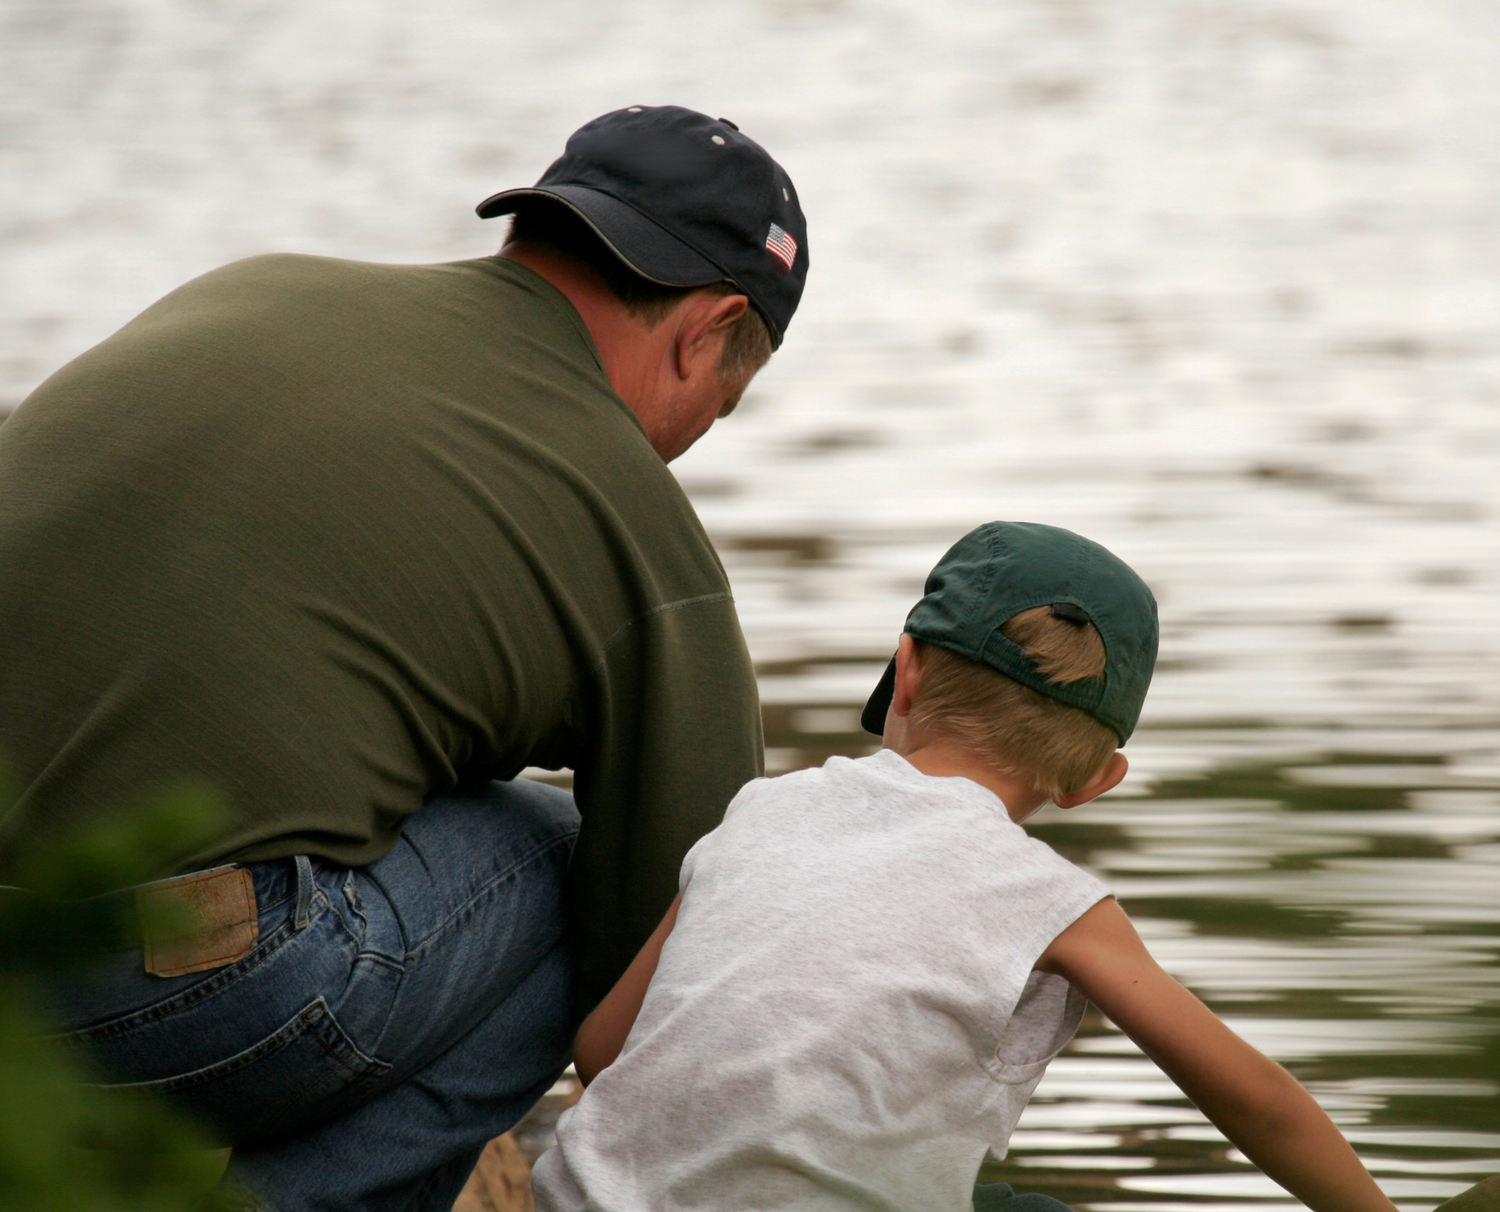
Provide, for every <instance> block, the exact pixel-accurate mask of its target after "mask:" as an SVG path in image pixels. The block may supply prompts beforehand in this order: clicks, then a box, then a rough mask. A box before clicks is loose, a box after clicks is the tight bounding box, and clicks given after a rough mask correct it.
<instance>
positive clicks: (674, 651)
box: [571, 593, 764, 1010]
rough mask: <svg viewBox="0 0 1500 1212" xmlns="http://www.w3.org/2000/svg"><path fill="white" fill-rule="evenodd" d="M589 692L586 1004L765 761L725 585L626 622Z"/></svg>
mask: <svg viewBox="0 0 1500 1212" xmlns="http://www.w3.org/2000/svg"><path fill="white" fill-rule="evenodd" d="M595 695H596V697H595V702H594V704H593V707H592V712H591V714H592V715H593V716H594V718H593V719H591V720H589V721H588V722H587V725H586V727H585V729H584V734H585V735H587V736H588V737H589V738H590V743H589V745H588V747H587V750H586V753H585V757H584V759H583V760H581V761H580V762H579V763H578V767H577V780H576V784H575V788H576V790H575V794H576V796H577V799H578V807H579V810H580V812H581V813H582V815H583V826H582V829H581V831H580V833H579V836H578V844H577V847H576V849H575V850H574V853H573V864H572V869H571V882H572V895H573V906H574V916H575V922H576V926H577V930H578V933H579V948H580V951H579V969H578V977H579V983H578V991H579V1002H580V1005H579V1008H580V1009H581V1010H587V1009H588V1008H590V1007H592V1006H593V1005H595V1004H597V1002H598V1001H599V999H600V998H602V997H603V996H604V994H605V993H607V992H608V991H609V989H610V987H611V986H612V985H613V984H614V982H615V981H616V980H617V979H618V978H619V976H620V974H621V973H622V972H624V970H625V968H626V966H627V965H628V964H629V963H630V960H631V959H632V958H633V957H634V955H635V953H636V952H637V951H638V950H639V949H640V947H641V945H642V944H643V943H644V942H645V941H646V939H647V938H648V937H649V936H650V934H651V932H652V930H654V929H655V928H656V925H657V923H658V922H659V921H660V920H661V916H662V914H663V913H665V912H666V910H667V907H668V906H669V905H670V904H671V903H672V898H673V897H674V896H676V894H677V882H678V871H679V869H680V867H681V864H682V860H683V857H684V856H685V855H686V854H687V852H688V850H689V849H691V847H692V846H693V844H694V843H695V842H696V841H697V840H698V839H699V838H700V837H702V836H703V835H704V834H705V833H707V832H708V831H709V830H711V829H713V828H714V827H715V826H716V825H717V824H718V823H719V821H720V820H721V819H722V817H723V815H724V809H725V807H726V806H727V805H728V803H729V801H730V800H731V799H732V798H733V797H734V795H735V793H736V792H738V791H739V789H740V788H741V787H742V786H744V784H745V783H747V782H749V781H750V780H751V779H753V778H757V777H759V775H760V774H761V770H762V765H763V762H764V746H763V741H762V736H761V724H760V702H759V697H758V695H757V692H756V686H755V674H754V670H753V668H752V666H751V664H750V656H749V653H748V652H747V651H746V649H745V641H744V637H743V636H742V634H741V632H740V627H739V620H738V618H737V617H736V615H735V610H734V602H733V600H732V599H731V598H730V596H729V595H728V594H727V593H715V594H710V595H706V596H705V597H702V598H695V599H690V600H689V601H686V602H679V603H672V604H669V605H667V606H664V607H661V608H659V609H657V610H655V611H652V612H651V613H649V614H648V615H646V616H645V617H644V618H642V619H639V620H637V621H635V622H633V623H632V624H630V626H629V627H627V628H626V629H625V630H624V631H623V632H622V634H621V635H619V636H617V637H615V639H614V640H613V641H612V642H611V644H610V646H609V650H608V652H607V654H606V656H605V660H604V664H603V666H602V667H601V668H600V670H599V671H598V676H597V681H596V684H595Z"/></svg>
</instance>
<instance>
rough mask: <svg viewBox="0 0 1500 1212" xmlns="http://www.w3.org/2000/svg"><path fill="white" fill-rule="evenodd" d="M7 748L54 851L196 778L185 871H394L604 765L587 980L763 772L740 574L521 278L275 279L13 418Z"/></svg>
mask: <svg viewBox="0 0 1500 1212" xmlns="http://www.w3.org/2000/svg"><path fill="white" fill-rule="evenodd" d="M0 621H3V622H0V755H3V757H4V759H5V760H7V761H8V762H9V763H10V765H11V766H12V768H13V773H14V774H15V775H17V776H18V785H19V788H20V792H21V794H20V798H19V800H18V801H17V802H16V804H15V806H14V807H13V808H12V809H11V810H10V811H9V813H8V814H7V815H5V817H4V818H3V820H0V882H4V875H5V872H6V871H7V870H8V869H12V868H14V867H15V866H16V864H17V863H18V862H19V861H20V860H21V859H22V858H23V857H24V855H25V854H26V853H27V852H28V851H29V850H30V848H32V847H34V846H36V845H38V844H40V843H43V842H45V841H46V839H48V838H49V837H52V836H55V835H57V834H60V833H63V832H66V831H69V830H72V829H74V828H76V827H78V826H81V825H84V824H85V823H87V822H89V821H90V820H94V819H98V818H100V817H103V816H106V815H108V814H110V813H118V812H122V811H127V810H128V805H129V804H131V803H132V802H133V801H137V800H138V799H139V798H140V797H141V796H143V795H144V794H147V793H149V792H150V791H151V790H152V789H153V788H155V787H158V786H161V785H162V784H164V783H167V782H168V781H170V780H172V779H174V778H176V777H181V776H193V777H201V778H206V779H208V780H210V781H211V782H213V783H214V784H216V785H217V786H218V787H219V788H220V789H221V790H223V791H224V792H226V793H227V794H228V796H229V798H230V801H231V803H232V808H233V816H232V822H231V824H230V826H229V828H228V829H227V831H226V832H225V833H224V834H223V836H222V837H220V838H219V839H218V840H217V841H215V842H214V843H213V844H212V845H211V846H209V847H207V848H199V849H195V850H179V851H176V852H173V853H163V854H162V855H161V866H160V874H163V875H166V874H172V873H174V872H178V871H186V870H193V869H196V868H201V867H204V866H208V865H211V864H214V863H217V862H222V861H229V860H240V861H252V860H258V859H269V858H277V857H282V856H286V855H292V854H311V855H321V856H324V857H326V858H329V859H332V860H335V861H337V862H340V863H345V864H350V865H362V864H366V863H370V862H372V861H373V860H375V859H377V858H379V857H380V856H381V855H382V854H384V853H385V852H386V851H387V850H389V849H390V847H391V846H392V845H393V844H394V842H395V839H396V837H397V835H398V833H399V832H400V829H401V823H402V821H403V820H404V819H405V818H406V817H407V816H408V815H409V814H411V813H414V812H416V811H418V810H419V809H420V807H421V805H422V801H423V797H424V796H426V795H428V794H429V793H432V792H441V791H443V790H445V789H448V788H451V787H453V786H455V784H457V783H459V782H461V781H465V780H468V779H471V778H476V777H493V778H502V779H503V778H509V777H512V776H514V775H515V774H516V773H517V772H518V771H520V770H521V768H522V767H524V766H527V765H541V766H553V767H555V766H572V767H573V768H574V769H575V770H576V782H575V788H576V795H577V799H578V805H579V808H580V810H581V811H582V813H583V829H582V833H581V835H580V837H579V841H578V847H577V850H576V852H575V856H574V862H573V868H572V871H573V885H574V903H575V912H576V916H577V919H578V924H579V928H580V931H581V936H582V937H581V941H582V945H583V960H582V964H583V978H584V992H585V995H586V997H587V998H589V999H590V1000H591V999H592V998H594V997H597V996H599V995H600V994H601V993H602V992H603V991H604V989H606V988H607V987H608V985H609V983H610V982H612V981H613V980H614V979H615V977H616V976H617V975H618V974H619V972H620V971H621V970H622V969H623V968H624V966H625V964H626V963H627V962H628V961H629V959H630V957H631V956H632V955H633V954H634V952H635V950H636V948H637V947H638V946H639V945H640V944H641V943H642V942H643V941H644V940H645V938H646V937H647V935H648V934H649V933H650V931H651V929H652V928H653V926H654V925H655V923H656V921H657V919H658V918H659V917H660V915H661V914H662V912H663V911H664V910H665V909H666V907H667V905H668V904H669V903H670V901H671V899H672V897H673V895H674V894H675V892H676V886H677V872H678V866H679V864H680V862H681V860H682V857H683V855H684V854H685V853H686V851H687V850H688V848H689V847H690V846H691V845H692V844H693V842H694V841H696V840H697V838H698V837H699V836H701V835H702V834H703V833H704V832H706V831H707V830H709V829H711V828H712V827H713V826H714V825H716V824H717V823H718V821H719V818H720V816H721V814H722V813H723V810H724V807H725V806H726V805H727V804H728V802H729V800H730V799H731V797H732V796H733V795H734V793H735V792H736V791H737V790H738V789H739V787H740V786H741V785H742V784H743V783H745V782H746V781H747V780H749V779H751V778H753V777H755V776H756V775H758V774H759V773H760V768H761V737H760V721H759V712H758V708H757V699H756V690H755V683H754V676H753V671H752V669H751V666H750V662H749V658H748V655H747V653H746V650H745V645H744V640H743V637H742V636H741V633H740V630H739V625H738V622H737V619H736V617H735V611H734V604H733V601H732V600H731V598H730V594H729V587H728V584H727V582H726V580H725V576H724V572H723V569H722V567H721V566H720V564H719V561H718V559H717V557H716V555H715V553H714V551H713V548H712V546H711V545H710V544H709V541H708V539H707V536H705V534H704V533H703V530H702V527H701V525H700V524H699V522H698V519H697V517H696V516H695V515H694V513H693V511H692V508H691V506H690V505H689V504H688V502H687V499H686V497H685V496H684V495H683V493H682V491H681V489H680V488H679V487H678V485H677V482H676V481H675V480H674V479H673V477H672V475H671V473H670V472H669V471H668V470H667V468H666V467H665V465H664V464H663V463H662V462H661V460H660V459H659V458H658V457H657V455H656V454H655V453H654V452H653V451H652V449H651V446H650V443H649V442H648V441H647V438H646V435H645V432H644V431H643V430H642V428H641V426H640V423H639V422H638V421H637V420H636V418H635V416H634V414H632V413H631V412H630V410H629V409H628V408H627V407H626V406H625V404H624V402H623V401H621V400H620V398H619V397H618V396H617V395H616V394H615V393H614V391H613V390H612V388H611V387H610V384H609V380H608V379H607V377H606V376H605V373H604V369H603V365H602V363H601V361H600V359H599V355H598V352H597V351H596V349H595V348H594V345H593V342H592V340H591V339H590V337H589V334H588V331H587V329H586V328H585V327H584V325H583V322H582V320H581V319H580V318H579V316H578V314H577V312H576V311H575V310H574V309H573V308H572V306H571V305H570V304H569V303H568V302H567V300H566V299H565V298H564V297H563V296H562V295H561V294H559V293H558V292H557V291H556V290H554V289H553V288H552V287H551V286H550V285H548V284H547V283H546V282H545V281H543V280H542V279H541V278H540V277H538V276H537V275H535V274H533V273H532V272H530V271H529V270H527V269H525V268H523V267H521V266H518V265H516V264H514V263H512V262H509V261H505V260H500V259H484V260H478V261H467V262H460V263H457V264H450V265H425V266H387V265H370V264H360V263H354V262H348V261H337V260H329V259H325V258H315V257H303V256H269V257H257V258H253V259H251V260H248V261H242V262H239V263H237V264H234V265H230V266H227V267H226V268H224V269H220V270H217V271H215V272H213V273H210V274H207V275H205V276H204V277H202V278H198V279H197V280H195V281H193V282H189V283H188V284H187V285H185V286H183V287H181V288H180V289H178V290H176V291H174V292H173V293H172V294H170V295H168V296H167V297H166V298H165V299H163V300H161V301H160V302H159V303H157V304H155V305H154V306H153V307H151V308H150V309H148V310H147V311H146V312H144V313H143V314H142V315H140V316H139V317H137V318H136V319H135V320H133V321H131V322H130V323H129V324H127V325H126V326H125V327H124V328H123V329H121V330H120V331H119V332H118V333H116V334H115V335H114V336H112V337H110V338H109V339H108V340H106V341H105V342H103V343H102V344H101V345H99V346H97V347H95V348H94V349H92V350H90V351H89V352H87V353H85V354H84V355H83V356H82V357H80V358H78V359H77V360H76V361H74V362H72V363H70V364H69V365H67V366H65V367H64V368H63V369H62V370H60V371H58V373H57V374H55V375H54V376H53V377H52V378H50V379H49V380H48V381H47V382H46V383H44V384H43V385H42V386H41V387H40V388H38V389H37V391H36V392H35V393H34V394H33V395H32V396H31V397H30V398H29V399H28V400H27V401H26V402H25V403H24V404H23V405H22V406H21V407H20V408H19V409H18V410H17V411H16V413H15V414H14V415H13V416H12V417H11V418H10V419H9V420H7V421H6V422H5V424H4V425H3V426H0Z"/></svg>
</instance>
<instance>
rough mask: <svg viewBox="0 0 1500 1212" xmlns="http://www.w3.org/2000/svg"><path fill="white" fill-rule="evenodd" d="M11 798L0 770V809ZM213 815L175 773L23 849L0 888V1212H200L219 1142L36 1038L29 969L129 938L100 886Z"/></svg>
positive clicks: (127, 923) (53, 966) (119, 900)
mask: <svg viewBox="0 0 1500 1212" xmlns="http://www.w3.org/2000/svg"><path fill="white" fill-rule="evenodd" d="M10 803H11V797H10V796H9V795H8V794H6V793H5V788H4V786H3V772H0V816H3V815H4V809H5V808H6V807H8V806H9V804H10ZM222 819H223V807H222V803H221V801H220V799H219V797H218V796H217V795H216V794H215V793H214V792H213V791H212V790H211V789H209V788H206V787H203V786H199V785H189V784H182V785H179V786H175V787H172V788H169V789H167V790H165V791H163V792H162V793H161V794H159V795H157V796H153V797H152V798H151V799H150V800H149V801H147V802H144V803H142V804H139V805H137V806H136V807H135V808H134V809H132V810H131V811H129V812H125V813H121V814H119V816H118V818H117V819H113V820H110V821H109V822H108V823H107V824H103V825H100V826H98V827H97V828H94V829H92V830H89V831H87V832H85V833H81V834H79V835H77V836H75V837H71V838H68V839H66V840H65V841H63V842H61V843H59V844H56V845H54V846H52V847H51V848H50V849H48V850H47V851H46V852H45V853H41V854H38V855H35V856H33V857H31V858H28V859H27V860H25V862H24V863H23V865H22V867H21V868H20V870H19V872H18V873H17V874H16V875H15V876H14V877H13V878H14V879H15V881H16V883H18V884H19V885H20V886H21V887H22V888H24V889H25V890H26V891H24V892H19V891H0V1091H4V1096H3V1097H0V1209H4V1210H5V1212H10V1210H11V1209H15V1210H16V1212H23V1210H24V1212H204V1210H205V1209H210V1208H221V1209H222V1208H228V1207H231V1206H235V1205H234V1201H233V1197H231V1196H229V1195H227V1194H215V1193H213V1191H212V1189H213V1188H214V1185H215V1183H216V1181H217V1178H218V1175H219V1173H220V1171H222V1169H223V1165H224V1158H223V1155H222V1153H220V1152H216V1151H215V1150H214V1145H213V1143H212V1142H211V1141H209V1140H208V1139H207V1138H206V1137H205V1136H204V1135H203V1134H202V1133H201V1132H200V1131H199V1130H198V1129H197V1128H196V1127H194V1126H193V1125H192V1124H190V1123H188V1122H187V1121H186V1120H184V1119H183V1118H181V1117H180V1116H178V1115H177V1114H176V1113H175V1112H174V1111H173V1110H172V1109H171V1108H170V1107H168V1106H167V1105H166V1104H165V1103H163V1102H160V1101H158V1100H156V1099H153V1098H149V1097H147V1096H144V1095H142V1094H140V1093H138V1092H129V1091H120V1090H110V1089H107V1088H104V1087H101V1086H99V1085H90V1084H89V1083H90V1082H97V1081H98V1078H97V1077H96V1076H94V1075H92V1074H90V1073H88V1072H86V1071H85V1069H84V1068H83V1066H82V1064H81V1062H80V1060H79V1059H78V1058H77V1057H76V1056H74V1055H71V1054H69V1053H68V1052H66V1051H65V1050H64V1049H62V1048H60V1047H57V1046H54V1045H52V1044H50V1043H48V1042H46V1040H45V1039H44V1038H43V1037H44V1036H45V1035H46V1033H47V1031H48V1030H49V1029H50V1028H49V1027H48V1026H47V1025H46V1024H44V1023H43V1021H42V1020H41V1018H40V1017H39V1015H38V1014H37V1013H36V1011H35V1008H34V1007H35V1002H36V999H35V997H34V996H33V995H34V993H35V990H36V987H37V984H38V983H39V982H40V981H43V980H45V979H46V978H47V976H48V975H49V974H50V973H54V972H57V971H59V970H62V969H63V968H65V967H67V966H72V965H77V964H81V963H86V962H87V961H88V959H89V958H90V957H91V956H96V955H99V954H101V953H104V952H108V951H112V950H118V949H120V948H125V947H131V946H138V945H139V944H138V943H137V942H136V941H135V940H136V939H137V938H138V933H137V931H138V929H139V928H138V926H137V925H136V922H135V920H134V917H133V909H132V902H131V898H127V897H107V898H103V899H98V900H91V899H90V898H94V897H98V896H99V894H100V893H103V892H108V891H112V890H114V889H118V888H124V887H129V886H130V885H132V884H136V883H140V882H141V881H142V880H144V879H149V878H151V877H152V875H153V874H155V872H154V869H153V865H152V864H153V859H154V858H156V857H157V856H160V855H161V854H163V853H180V852H181V850H182V847H183V845H184V842H185V841H187V842H191V841H192V839H194V838H203V837H206V836H208V835H210V834H211V833H212V832H213V830H214V829H215V828H216V826H217V825H218V823H219V822H220V821H221V820H222Z"/></svg>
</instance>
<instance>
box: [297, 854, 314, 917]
mask: <svg viewBox="0 0 1500 1212" xmlns="http://www.w3.org/2000/svg"><path fill="white" fill-rule="evenodd" d="M292 862H293V863H295V864H296V865H297V913H296V916H295V917H294V918H293V919H292V928H293V929H294V930H297V931H300V930H301V929H302V927H303V926H305V925H307V919H308V915H309V914H310V913H311V912H312V898H313V869H312V862H311V860H310V859H309V858H308V857H307V855H305V854H299V855H297V856H296V858H294V859H293V860H292Z"/></svg>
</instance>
